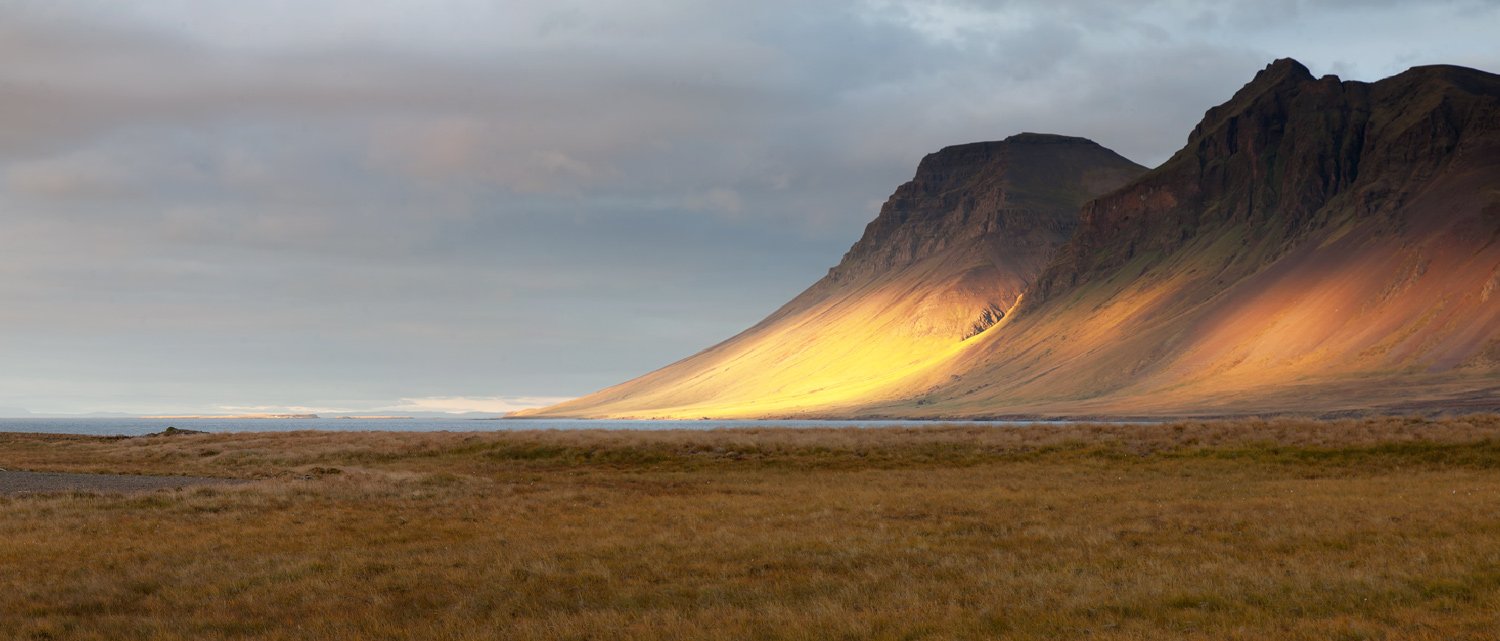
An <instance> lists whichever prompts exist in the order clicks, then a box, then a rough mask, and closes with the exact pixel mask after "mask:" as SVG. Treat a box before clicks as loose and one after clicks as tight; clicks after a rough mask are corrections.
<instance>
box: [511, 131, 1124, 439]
mask: <svg viewBox="0 0 1500 641" xmlns="http://www.w3.org/2000/svg"><path fill="white" fill-rule="evenodd" d="M1144 171H1145V168H1143V167H1140V166H1139V165H1136V164H1135V163H1132V162H1130V161H1129V160H1126V159H1124V158H1123V157H1121V156H1119V155H1118V154H1116V153H1114V152H1112V151H1110V150H1108V149H1105V148H1103V147H1100V146H1099V145H1097V144H1095V143H1093V142H1090V141H1088V140H1084V139H1082V138H1069V137H1064V136H1051V135H1044V134H1020V135H1017V136H1012V137H1010V138H1008V139H1006V140H1004V141H1001V142H986V143H974V144H968V145H959V146H956V147H948V148H945V149H943V150H941V151H939V152H937V153H934V154H930V155H928V156H927V157H926V158H924V159H923V160H922V162H921V164H920V165H919V166H918V168H917V173H916V176H915V178H913V179H912V181H911V182H909V183H907V184H905V185H902V186H901V187H900V188H899V189H897V190H896V193H895V194H893V195H892V196H891V198H890V200H889V201H887V202H886V204H885V205H884V206H883V207H882V208H881V211H880V215H879V216H878V217H877V218H876V219H875V220H874V221H873V222H871V223H870V224H869V226H868V227H867V228H866V229H865V234H864V236H863V237H862V238H861V239H860V240H859V242H857V243H855V244H854V246H853V247H852V248H851V249H850V250H849V252H848V253H847V254H846V255H845V256H844V259H843V260H842V261H841V262H840V263H839V264H838V266H837V267H834V268H833V269H831V270H829V272H828V275H827V276H826V277H824V278H823V279H822V280H820V281H818V283H816V284H814V285H813V286H812V287H811V288H809V289H808V290H807V291H805V292H803V293H802V294H801V295H799V296H798V297H797V298H795V299H793V300H792V301H791V302H789V303H787V304H786V305H785V306H784V307H782V308H781V309H780V310H777V311H776V313H774V314H772V315H771V316H770V317H768V318H766V319H765V320H763V321H761V322H760V323H759V324H757V325H755V326H754V327H752V328H750V329H748V330H746V331H745V332H743V333H741V334H740V335H738V336H735V337H733V338H731V339H729V340H727V341H725V342H723V343H720V344H719V345H716V346H714V347H712V348H709V349H707V350H705V351H703V352H701V353H699V354H696V355H694V356H692V357H689V358H687V359H684V360H682V361H679V362H677V363H674V364H672V365H669V366H667V367H665V368H663V369H661V370H658V371H656V372H652V373H651V374H647V375H646V376H643V377H641V378H638V379H636V380H633V381H630V382H627V383H624V384H622V385H618V386H615V387H612V388H609V389H606V390H603V391H601V392H598V393H595V394H592V395H589V396H586V397H584V398H581V399H578V400H575V401H572V402H569V403H564V404H562V405H557V406H554V407H551V408H546V409H544V410H542V411H540V412H534V413H528V414H536V415H543V416H580V415H581V416H660V417H668V416H670V417H690V418H697V417H700V416H756V415H763V414H768V413H775V414H784V413H792V412H796V411H799V410H800V409H802V408H806V407H810V406H818V405H828V404H831V403H848V402H862V401H863V400H865V399H868V398H871V397H878V396H879V393H880V390H881V389H883V388H885V387H887V386H889V385H891V384H892V383H893V382H897V381H901V380H903V379H906V378H908V377H910V376H911V375H913V374H914V373H916V372H920V371H922V370H923V369H924V368H926V367H930V366H931V365H932V364H933V363H935V362H940V361H941V360H942V359H944V358H946V357H948V356H951V355H952V354H953V353H954V352H955V351H956V350H959V349H961V348H962V347H963V345H964V343H965V340H964V339H965V338H967V337H970V336H972V335H974V334H976V333H978V332H979V331H980V330H982V329H984V328H986V327H988V326H989V325H990V324H992V323H994V322H995V321H997V320H999V319H1000V318H1001V317H1003V315H1004V314H1005V313H1006V310H1008V309H1009V308H1010V307H1011V306H1012V305H1013V304H1014V303H1015V301H1016V299H1017V298H1018V297H1019V296H1020V294H1021V292H1023V291H1025V289H1026V288H1027V287H1029V286H1031V285H1032V283H1033V281H1034V280H1035V279H1036V277H1037V275H1038V274H1040V273H1041V271H1042V269H1043V268H1044V267H1045V266H1046V265H1047V263H1048V261H1049V260H1050V259H1051V258H1052V255H1053V253H1054V252H1055V251H1056V250H1057V247H1058V246H1059V245H1061V244H1062V243H1063V241H1065V240H1066V239H1067V238H1068V237H1069V235H1071V233H1072V232H1073V230H1074V228H1075V227H1076V226H1077V223H1078V207H1079V205H1081V204H1082V203H1083V202H1084V201H1086V200H1088V199H1089V198H1092V197H1094V196H1097V195H1099V194H1101V193H1104V192H1106V191H1109V190H1110V189H1113V188H1115V187H1118V186H1120V185H1122V184H1124V183H1125V182H1126V181H1128V180H1130V179H1132V178H1134V177H1136V176H1138V175H1140V174H1141V173H1142V172H1144Z"/></svg>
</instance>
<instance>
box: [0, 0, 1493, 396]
mask: <svg viewBox="0 0 1500 641" xmlns="http://www.w3.org/2000/svg"><path fill="white" fill-rule="evenodd" d="M1497 16H1500V11H1497V8H1496V3H1494V2H1472V1H1471V2H1442V3H1424V4H1420V5H1411V4H1406V3H1398V2H1389V3H1382V4H1378V5H1372V4H1369V3H1351V2H1291V1H1289V2H1277V3H1266V2H1250V1H1248V0H1245V1H1241V2H1231V3H1223V4H1221V5H1217V6H1215V7H1211V8H1203V7H1202V6H1200V5H1198V4H1197V3H1187V2H1167V1H1140V2H1127V3H1119V2H1111V3H1104V2H1083V1H1080V0H1062V1H1054V2H1044V3H1042V2H1019V1H1009V2H982V1H977V0H976V1H970V2H965V1H961V0H954V1H950V2H940V1H932V2H907V3H894V2H873V1H872V2H841V3H805V2H766V3H743V2H686V1H684V2H661V3H639V2H608V1H602V0H601V1H596V2H551V3H521V2H514V3H506V2H477V1H469V0H454V1H451V2H442V3H421V4H417V3H412V4H410V5H406V6H402V5H400V4H395V3H366V2H339V1H324V2H313V3H308V2H280V1H273V2H265V3H256V8H255V9H254V10H248V9H246V8H245V6H244V5H243V4H242V3H231V2H201V1H192V2H189V1H187V0H182V1H177V0H163V1H161V2H152V3H116V2H104V1H103V0H99V1H97V2H85V1H82V0H79V1H75V2H52V3H21V4H9V5H6V6H5V7H3V8H0V59H3V60H5V63H4V64H3V65H0V104H3V105H5V107H4V109H3V110H0V217H3V221H4V223H5V224H4V231H3V233H0V296H3V297H4V300H5V301H6V302H7V304H6V305H5V306H3V308H0V358H3V359H4V362H6V363H7V364H9V365H11V367H9V368H6V370H5V372H4V373H0V406H19V407H28V406H29V407H32V408H36V409H45V410H53V411H73V410H77V411H82V410H90V409H126V410H138V411H154V410H156V409H163V410H165V409H172V410H177V409H181V410H193V411H206V410H211V409H213V408H214V407H216V406H219V405H223V406H263V405H268V404H280V405H286V406H307V405H317V404H319V403H320V402H325V401H328V400H330V399H340V400H341V402H347V403H365V404H367V405H369V406H371V407H374V406H389V405H391V404H392V403H393V402H394V399H400V398H415V397H437V396H500V395H517V396H553V395H569V394H580V393H584V392H587V391H591V390H592V389H594V388H596V387H599V386H602V385H606V384H609V383H612V382H616V381H617V380H619V379H621V378H624V377H627V376H630V375H634V374H637V373H640V372H642V371H644V370H646V369H649V368H651V367H654V366H659V365H662V364H665V363H666V362H669V361H671V360H674V359H676V358H678V357H681V356H684V355H686V354H688V353H691V352H692V351H695V350H697V349H699V348H702V347H704V346H706V345H707V344H709V343H711V342H713V341H714V340H717V339H719V338H723V337H725V336H727V335H729V334H731V333H733V332H734V331H736V330H738V329H739V328H741V327H743V326H745V325H748V324H750V323H752V322H754V321H755V320H757V319H758V318H759V317H761V316H762V315H764V314H766V313H768V312H769V311H771V310H772V309H774V308H775V307H776V306H777V305H778V304H779V303H780V302H782V301H783V300H785V299H786V298H788V297H789V296H790V295H792V294H794V293H795V292H796V291H798V290H799V289H801V288H802V287H804V286H805V285H806V284H808V283H810V282H811V281H812V280H813V279H815V278H816V277H817V276H819V275H820V274H821V273H822V272H823V270H825V269H826V268H827V267H828V266H829V265H830V264H831V263H832V262H833V261H834V260H836V258H837V256H838V255H840V253H841V252H842V251H843V250H844V249H845V248H846V247H847V246H848V244H849V243H850V242H852V241H853V240H854V238H855V237H856V236H857V234H858V230H859V229H860V228H861V227H862V226H863V224H864V223H865V222H866V221H867V220H868V219H869V218H870V217H871V216H872V215H873V214H874V212H875V209H876V208H877V207H878V204H879V202H880V201H881V200H882V199H883V198H884V197H885V196H886V195H887V194H888V193H889V192H890V191H891V189H893V188H894V187H895V185H896V184H898V183H899V182H900V181H901V180H904V179H905V178H906V177H908V176H909V175H910V173H911V171H912V168H913V167H914V165H915V163H916V161H917V160H918V159H919V158H920V157H921V155H922V154H924V153H926V152H929V151H932V150H935V149H936V148H938V147H940V146H942V145H946V144H953V143H959V142H967V141H972V140H981V139H995V138H1001V137H1004V136H1006V135H1009V134H1011V133H1015V132H1018V131H1023V130H1029V131H1052V132H1058V133H1067V134H1074V135H1083V136H1088V137H1091V138H1094V139H1096V140H1098V141H1099V142H1101V143H1103V144H1105V145H1106V146H1110V147H1112V148H1114V149H1116V150H1117V151H1120V152H1121V153H1124V154H1126V155H1127V156H1130V157H1132V158H1134V159H1136V160H1138V161H1141V162H1145V163H1154V162H1158V161H1160V160H1162V159H1164V158H1165V157H1166V156H1167V155H1168V154H1169V153H1171V152H1172V151H1173V150H1174V149H1175V148H1176V147H1177V146H1178V145H1179V144H1180V143H1181V140H1182V139H1183V137H1184V136H1185V135H1186V132H1187V131H1188V129H1189V128H1190V127H1191V126H1192V124H1193V123H1194V122H1195V121H1196V120H1197V118H1198V116H1200V115H1201V114H1202V112H1203V110H1204V109H1206V108H1207V107H1208V106H1210V105H1212V104H1213V103H1214V102H1216V101H1218V100H1221V99H1222V98H1223V97H1224V96H1227V95H1228V94H1229V93H1230V92H1232V91H1233V90H1234V89H1235V88H1236V87H1237V86H1238V85H1239V84H1241V83H1242V82H1244V81H1245V80H1246V79H1247V78H1248V77H1249V76H1250V75H1251V74H1253V73H1254V71H1255V70H1256V69H1258V68H1259V67H1261V66H1262V65H1264V64H1265V63H1266V62H1268V61H1269V59H1270V58H1272V57H1276V56H1283V55H1294V56H1297V57H1299V58H1301V59H1303V60H1304V62H1307V63H1308V64H1309V65H1311V66H1312V67H1313V68H1314V70H1315V71H1319V72H1325V71H1327V72H1338V73H1345V74H1353V75H1354V76H1355V77H1360V78H1366V79H1372V78H1375V77H1379V76H1382V75H1385V74H1388V73H1391V72H1394V71H1397V70H1399V69H1400V68H1401V67H1404V66H1407V65H1410V64H1419V63H1428V62H1439V61H1449V62H1458V63H1464V64H1471V65H1475V66H1480V67H1487V68H1490V69H1494V68H1497V67H1500V60H1497V59H1496V58H1495V56H1496V55H1497V54H1496V53H1495V52H1494V51H1493V47H1491V46H1490V45H1489V39H1490V38H1489V36H1488V34H1486V31H1485V25H1493V24H1494V23H1495V22H1496V17H1497ZM1344 24H1351V25H1357V28H1343V27H1341V26H1340V25H1344ZM1310 30H1311V31H1312V32H1314V33H1316V36H1317V37H1316V38H1311V37H1308V34H1309V31H1310ZM1392 42H1398V43H1399V45H1392V44H1391V43H1392Z"/></svg>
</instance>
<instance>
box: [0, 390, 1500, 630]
mask: <svg viewBox="0 0 1500 641" xmlns="http://www.w3.org/2000/svg"><path fill="white" fill-rule="evenodd" d="M0 467H4V468H7V469H12V470H16V469H24V470H45V471H67V472H110V473H131V474H135V473H153V474H183V475H195V476H219V477H234V478H243V479H252V480H254V482H251V483H244V484H238V485H232V486H215V487H197V488H188V489H183V490H175V491H156V492H149V493H132V494H119V493H107V492H103V493H93V492H71V493H62V494H40V495H9V496H6V495H0V638H4V639H444V640H449V639H451V640H468V639H475V640H478V639H809V640H811V639H980V638H1004V639H1077V638H1089V639H1118V640H1124V639H1140V640H1145V639H1245V640H1250V639H1255V640H1261V639H1308V640H1313V639H1316V640H1319V641H1322V640H1327V639H1348V640H1354V639H1402V640H1407V639H1416V640H1422V639H1432V640H1438V639H1443V640H1448V639H1496V638H1500V636H1497V635H1500V633H1497V630H1500V416H1492V415H1487V416H1471V417H1461V418H1451V419H1441V420H1424V419H1407V418H1389V419H1369V420H1346V421H1333V422H1313V421H1236V422H1210V423H1191V422H1189V423H1175V424H1166V425H1068V426H1044V427H1023V428H981V427H972V426H950V427H926V428H913V429H884V428H883V429H811V430H804V429H795V430H792V429H788V430H780V429H754V430H717V431H664V432H603V431H579V432H569V431H545V432H512V433H436V434H422V433H337V432H302V433H278V434H265V433H262V434H231V435H221V434H188V435H175V436H161V437H151V438H130V439H125V438H95V437H80V436H56V435H31V434H0Z"/></svg>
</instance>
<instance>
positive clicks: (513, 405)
mask: <svg viewBox="0 0 1500 641" xmlns="http://www.w3.org/2000/svg"><path fill="white" fill-rule="evenodd" d="M567 400H571V399H570V398H569V397H565V396H489V397H478V398H468V397H462V396H436V397H431V398H403V399H401V402H399V403H396V404H395V405H392V406H391V408H390V409H392V410H395V411H400V412H446V413H449V414H463V413H467V412H480V413H485V414H505V413H508V412H514V411H516V410H523V409H528V408H533V407H545V406H547V405H554V404H557V403H561V402H563V401H567Z"/></svg>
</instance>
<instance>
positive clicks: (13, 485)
mask: <svg viewBox="0 0 1500 641" xmlns="http://www.w3.org/2000/svg"><path fill="white" fill-rule="evenodd" d="M238 482H240V481H235V480H232V479H214V478H203V477H198V476H142V475H134V474H65V473H61V472H17V471H10V470H6V471H0V494H35V493H41V492H72V491H83V492H143V491H147V490H160V489H170V488H179V487H187V486H190V485H219V484H224V483H238Z"/></svg>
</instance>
